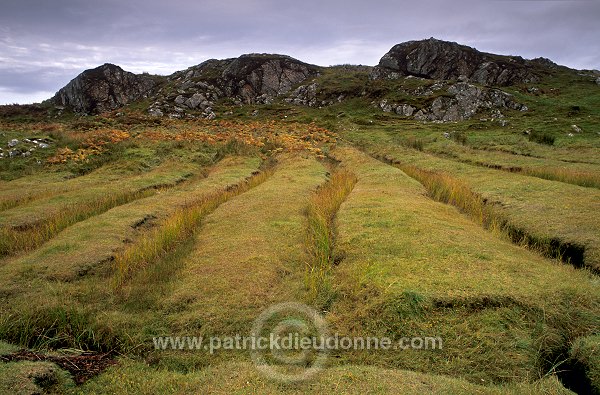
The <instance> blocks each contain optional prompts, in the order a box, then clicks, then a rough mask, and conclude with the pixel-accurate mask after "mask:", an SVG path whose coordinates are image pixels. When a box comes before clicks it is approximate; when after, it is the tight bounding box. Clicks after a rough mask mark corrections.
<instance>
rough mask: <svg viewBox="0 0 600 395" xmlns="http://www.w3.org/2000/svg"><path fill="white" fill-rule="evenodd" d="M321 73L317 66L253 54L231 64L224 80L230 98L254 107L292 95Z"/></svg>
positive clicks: (284, 58) (287, 57)
mask: <svg viewBox="0 0 600 395" xmlns="http://www.w3.org/2000/svg"><path fill="white" fill-rule="evenodd" d="M318 73H319V68H318V67H317V66H313V65H309V64H306V63H303V62H300V61H299V60H296V59H294V58H291V57H289V56H284V55H268V54H250V55H242V56H240V57H239V58H237V59H235V60H234V61H233V62H231V63H230V64H229V66H227V68H226V69H225V70H224V71H223V80H224V84H225V86H224V88H225V90H226V92H227V93H228V96H233V97H238V98H240V99H241V100H242V101H243V102H245V103H254V102H256V101H259V102H266V101H268V100H269V99H272V98H274V97H276V96H279V95H282V94H285V93H288V92H289V91H290V90H291V89H292V88H293V87H294V85H297V84H299V83H301V82H302V81H304V80H306V79H307V78H310V77H315V76H316V75H317V74H318Z"/></svg>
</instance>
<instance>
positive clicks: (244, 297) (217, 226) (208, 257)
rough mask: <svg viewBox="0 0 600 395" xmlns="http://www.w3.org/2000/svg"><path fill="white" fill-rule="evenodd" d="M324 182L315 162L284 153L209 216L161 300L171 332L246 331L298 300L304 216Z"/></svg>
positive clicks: (300, 292) (318, 165)
mask: <svg viewBox="0 0 600 395" xmlns="http://www.w3.org/2000/svg"><path fill="white" fill-rule="evenodd" d="M324 180H325V168H324V167H323V166H322V165H321V164H320V163H319V162H318V161H317V160H315V159H314V158H305V157H304V158H303V157H302V156H300V155H299V154H295V155H284V156H282V157H281V158H278V165H277V169H276V172H275V174H273V176H271V177H270V178H269V179H268V180H267V181H266V182H264V183H262V184H260V185H259V186H257V187H256V188H253V189H252V190H250V191H248V192H246V193H244V194H242V195H240V196H237V197H235V198H233V199H231V200H229V201H228V202H226V203H224V204H222V205H221V206H219V208H217V209H216V210H215V211H214V212H213V213H212V214H210V215H209V216H207V217H206V220H205V221H204V222H203V226H202V232H200V233H199V234H198V236H197V237H196V239H195V240H194V245H193V246H192V247H191V251H190V252H189V253H188V254H187V255H186V256H185V258H184V259H183V262H181V263H180V265H181V267H182V269H181V270H180V273H181V274H180V276H179V278H178V279H177V281H176V282H174V283H173V284H172V286H171V289H170V293H169V295H168V297H166V298H165V300H163V301H161V304H162V305H163V306H164V308H165V309H167V312H168V316H169V318H168V319H169V321H170V322H171V324H170V328H172V329H171V332H170V333H180V332H186V333H189V332H193V333H199V334H205V335H211V334H223V333H225V334H227V333H247V332H248V331H249V329H250V323H251V322H252V321H253V320H254V319H255V318H256V317H257V316H258V314H259V313H260V311H261V310H262V309H263V308H265V307H267V306H269V305H271V304H274V303H278V302H283V301H288V300H301V299H302V296H303V295H304V293H305V290H304V287H303V281H302V280H303V276H304V270H305V263H306V258H307V257H306V252H305V250H304V248H303V247H304V235H305V229H306V222H305V221H306V217H305V216H304V215H303V211H304V210H305V207H306V202H307V199H308V198H309V196H310V195H311V192H312V191H314V190H315V189H316V188H317V187H318V186H319V185H321V184H322V183H323V182H324ZM198 358H200V356H198ZM204 358H205V356H204Z"/></svg>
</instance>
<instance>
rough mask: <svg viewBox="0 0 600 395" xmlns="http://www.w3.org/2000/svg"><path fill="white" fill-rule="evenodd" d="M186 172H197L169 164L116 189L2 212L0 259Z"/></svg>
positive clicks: (60, 197) (179, 179)
mask: <svg viewBox="0 0 600 395" xmlns="http://www.w3.org/2000/svg"><path fill="white" fill-rule="evenodd" d="M190 170H195V171H198V170H199V169H198V168H197V167H196V168H194V167H193V166H189V165H183V166H182V165H179V166H178V165H176V164H174V163H169V164H167V165H166V166H161V167H158V168H157V169H155V170H154V171H151V172H149V173H147V174H144V175H140V176H135V177H132V178H130V179H124V180H122V181H121V182H122V184H121V185H120V187H119V188H115V185H114V183H111V184H109V185H104V186H103V185H100V186H95V187H90V188H87V189H86V190H85V193H81V192H79V191H72V192H69V193H65V194H61V195H58V196H55V197H51V198H49V199H47V200H38V201H35V202H33V204H32V205H24V206H21V207H17V208H14V209H12V210H8V211H4V212H3V213H2V216H0V224H1V227H0V236H1V237H0V256H5V255H11V254H16V253H18V252H20V251H30V250H33V249H35V248H37V247H39V246H40V245H41V244H43V243H44V242H46V241H48V240H50V239H51V238H52V237H54V236H55V235H56V234H58V233H59V232H61V231H62V230H64V229H65V228H67V227H69V226H71V225H73V224H74V223H77V222H79V221H82V220H84V219H86V218H89V217H91V216H95V215H98V214H100V213H103V212H105V211H107V210H109V209H111V208H113V207H116V206H119V205H122V204H125V203H128V202H131V201H133V200H137V199H141V198H144V197H148V196H150V195H152V194H154V193H156V192H157V190H158V189H160V188H168V187H172V186H174V185H176V184H177V183H179V182H182V181H184V180H185V179H187V178H188V177H189V176H190Z"/></svg>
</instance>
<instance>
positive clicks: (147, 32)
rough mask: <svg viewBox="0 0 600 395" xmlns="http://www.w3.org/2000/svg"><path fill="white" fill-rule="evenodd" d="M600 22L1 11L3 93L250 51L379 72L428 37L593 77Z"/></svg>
mask: <svg viewBox="0 0 600 395" xmlns="http://www.w3.org/2000/svg"><path fill="white" fill-rule="evenodd" d="M598 15H600V2H597V1H543V0H537V1H476V0H459V1H454V2H448V1H441V0H439V1H433V0H431V1H427V0H422V1H419V2H399V1H392V0H381V1H372V2H366V1H362V0H361V1H358V0H321V1H315V0H305V1H297V0H202V1H197V0H171V1H168V2H167V1H161V0H129V1H122V0H104V1H102V2H92V1H87V0H54V1H47V0H5V1H4V2H3V5H2V13H0V90H2V91H5V92H6V91H12V92H15V93H20V94H24V93H26V92H30V91H32V90H38V91H46V90H48V91H56V90H57V89H59V88H60V87H61V86H62V85H64V83H65V82H67V81H68V80H69V79H70V78H73V77H75V76H76V75H77V74H78V73H79V72H81V71H83V70H84V69H86V68H90V67H95V66H97V65H99V64H102V63H104V62H112V63H116V64H119V65H121V66H122V67H124V68H125V69H128V70H131V71H134V72H141V71H149V72H155V73H160V74H169V73H171V72H173V71H176V70H180V69H183V68H186V67H188V66H191V65H194V64H197V63H200V62H202V61H204V60H206V59H208V58H224V57H234V56H239V55H240V54H242V53H248V52H278V53H285V54H289V55H291V56H294V57H297V58H299V59H301V60H304V61H307V62H311V63H315V64H321V65H328V64H335V63H362V64H375V63H377V61H378V60H379V58H380V57H381V56H382V55H383V54H384V53H385V52H386V51H387V50H388V49H389V48H390V47H391V46H392V45H394V44H396V43H399V42H402V41H406V40H412V39H423V38H428V37H432V36H434V37H437V38H440V39H446V40H452V41H458V42H461V43H464V44H467V45H472V46H475V47H476V48H478V49H480V50H483V51H488V52H497V53H503V54H513V55H521V56H524V57H538V56H544V57H548V58H550V59H552V60H554V61H556V62H558V63H561V64H566V65H568V66H571V67H576V68H597V67H600V44H599V42H598V40H597V37H599V36H600V27H598V23H597V21H596V19H597V17H598ZM38 74H39V75H38Z"/></svg>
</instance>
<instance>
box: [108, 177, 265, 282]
mask: <svg viewBox="0 0 600 395" xmlns="http://www.w3.org/2000/svg"><path fill="white" fill-rule="evenodd" d="M273 172H274V170H273V169H266V170H263V171H261V172H258V173H257V174H255V175H253V176H251V177H248V178H247V179H246V180H244V181H242V182H240V183H238V184H236V185H233V186H230V187H227V188H226V189H223V190H221V191H216V192H212V193H210V194H208V195H206V196H202V197H201V198H200V199H198V200H196V201H193V202H190V203H188V204H187V205H186V206H185V207H181V208H178V209H177V210H176V211H175V212H174V213H173V214H171V215H170V216H169V217H167V218H166V219H165V220H164V221H162V222H161V223H160V224H158V225H157V226H156V227H155V228H154V229H152V230H151V231H150V232H148V233H146V234H144V235H143V236H142V237H141V238H140V239H138V240H136V241H135V242H134V243H133V244H130V245H129V246H128V247H127V248H126V249H125V250H124V251H122V252H121V253H119V254H118V255H117V256H116V258H115V262H114V267H115V270H116V274H115V277H114V286H115V287H116V288H119V287H121V286H122V285H123V283H124V282H126V281H127V280H128V279H129V278H130V277H131V275H132V273H133V272H135V271H137V270H140V269H142V268H144V267H145V266H147V265H148V264H150V263H151V262H153V261H155V260H157V259H159V258H160V257H161V256H163V255H164V254H167V253H169V251H171V250H173V249H174V248H175V247H176V246H177V245H178V244H180V243H182V242H184V241H185V240H186V239H188V238H190V237H192V236H193V235H194V233H195V232H196V230H197V229H198V225H199V224H200V221H201V220H202V219H203V218H204V217H205V216H206V215H208V214H209V213H211V212H212V211H214V210H215V209H216V208H217V207H219V206H220V205H221V204H223V203H224V202H226V201H228V200H229V199H231V198H233V197H235V196H237V195H240V194H242V193H244V192H246V191H248V190H250V189H252V188H254V187H256V186H257V185H260V184H261V183H263V182H264V181H265V180H267V179H268V178H269V177H270V176H271V175H272V174H273Z"/></svg>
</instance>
